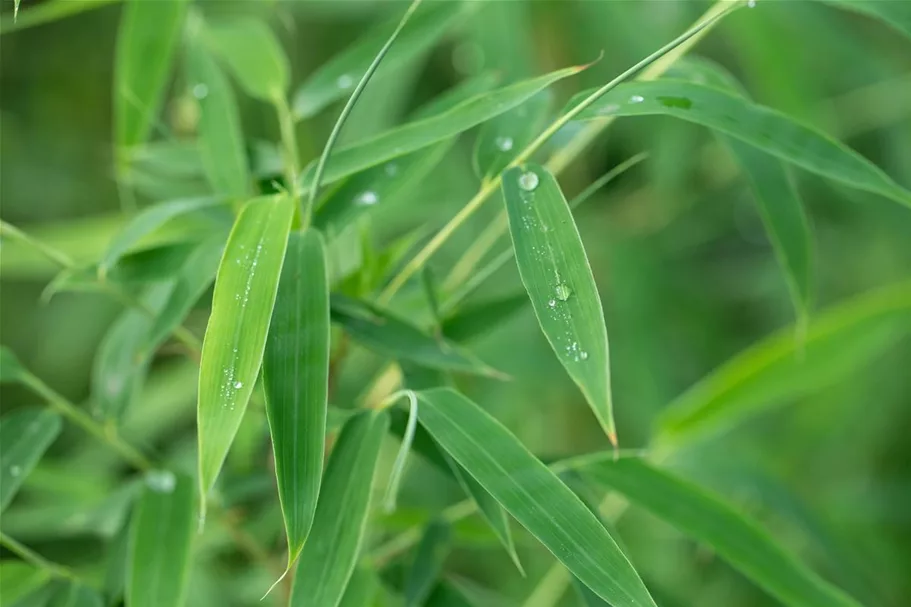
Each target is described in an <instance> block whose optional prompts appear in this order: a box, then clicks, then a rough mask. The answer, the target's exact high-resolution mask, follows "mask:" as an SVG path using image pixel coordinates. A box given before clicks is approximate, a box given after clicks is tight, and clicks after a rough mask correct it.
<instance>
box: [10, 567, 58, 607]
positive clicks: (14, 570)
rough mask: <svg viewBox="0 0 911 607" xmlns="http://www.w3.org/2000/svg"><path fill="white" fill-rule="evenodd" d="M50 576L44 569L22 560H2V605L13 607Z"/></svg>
mask: <svg viewBox="0 0 911 607" xmlns="http://www.w3.org/2000/svg"><path fill="white" fill-rule="evenodd" d="M49 577H50V576H49V575H48V573H47V571H45V570H44V569H38V568H37V567H35V566H34V565H30V564H28V563H23V562H22V561H12V560H8V561H0V588H3V592H2V593H0V607H12V606H13V605H14V604H15V603H16V602H17V601H19V600H20V599H23V598H25V597H26V596H28V595H29V594H31V593H33V592H35V591H36V590H38V589H39V588H40V587H41V586H43V585H44V582H46V581H47V580H48V578H49Z"/></svg>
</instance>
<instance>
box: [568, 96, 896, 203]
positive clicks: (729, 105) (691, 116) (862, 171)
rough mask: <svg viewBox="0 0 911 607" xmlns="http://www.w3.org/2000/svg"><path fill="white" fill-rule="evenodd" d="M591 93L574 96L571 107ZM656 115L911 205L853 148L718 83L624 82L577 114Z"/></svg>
mask: <svg viewBox="0 0 911 607" xmlns="http://www.w3.org/2000/svg"><path fill="white" fill-rule="evenodd" d="M587 94H590V91H589V93H580V94H579V95H577V96H576V97H574V98H573V99H572V100H571V101H570V102H569V105H568V107H573V106H575V105H576V104H577V103H578V102H579V101H580V100H581V99H583V98H584V97H585V96H587ZM654 114H661V115H667V116H674V117H676V118H681V119H683V120H687V121H689V122H694V123H696V124H700V125H703V126H707V127H709V128H711V129H713V130H716V131H719V132H721V133H724V134H726V135H729V136H731V137H734V138H736V139H738V140H740V141H743V142H744V143H747V144H749V145H751V146H754V147H757V148H759V149H761V150H763V151H765V152H767V153H769V154H772V155H773V156H777V157H779V158H781V159H782V160H784V161H786V162H790V163H793V164H796V165H797V166H799V167H801V168H803V169H805V170H807V171H810V172H812V173H816V174H818V175H822V176H823V177H827V178H829V179H832V180H834V181H837V182H839V183H843V184H846V185H849V186H851V187H854V188H858V189H861V190H866V191H868V192H873V193H876V194H880V195H882V196H885V197H886V198H891V199H892V200H895V201H896V202H899V203H902V204H905V205H908V206H911V192H909V191H908V190H907V189H905V188H904V187H902V186H901V185H899V184H898V183H896V182H895V181H894V180H893V179H892V178H891V177H889V176H888V175H887V174H886V173H884V172H883V171H882V170H881V169H880V168H879V167H877V166H876V165H874V164H873V163H871V162H870V161H868V160H866V159H865V158H864V157H863V156H861V155H860V154H858V153H857V152H855V151H854V150H852V149H850V148H848V147H847V146H845V145H843V144H841V143H839V142H837V141H835V140H834V139H832V138H831V137H829V136H828V135H826V134H825V133H822V132H820V131H818V130H816V129H814V128H811V127H809V126H806V125H803V124H801V123H799V122H797V121H795V120H793V119H792V118H790V117H789V116H787V115H785V114H782V113H781V112H778V111H776V110H773V109H771V108H768V107H764V106H761V105H758V104H755V103H752V102H750V101H749V100H747V99H744V98H742V97H739V96H737V95H732V94H730V93H728V92H725V91H723V90H720V89H717V88H714V87H710V86H705V85H701V84H696V83H692V82H685V81H681V80H670V79H668V80H657V81H653V82H631V83H627V84H621V85H619V86H617V87H616V88H614V89H613V90H611V91H609V92H607V93H605V94H604V95H602V96H601V97H600V98H598V99H597V100H596V101H595V102H594V103H593V104H592V105H590V106H589V107H587V108H586V109H585V110H584V111H583V112H582V113H581V114H579V116H578V117H577V119H579V120H594V119H598V118H603V117H605V116H647V115H654Z"/></svg>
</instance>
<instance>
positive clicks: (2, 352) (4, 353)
mask: <svg viewBox="0 0 911 607" xmlns="http://www.w3.org/2000/svg"><path fill="white" fill-rule="evenodd" d="M25 373H26V370H25V367H23V366H22V363H20V362H19V359H18V358H16V355H15V354H14V353H13V351H12V350H10V349H9V348H7V347H6V346H0V383H3V384H8V383H13V382H17V381H21V380H22V377H23V376H24V375H25Z"/></svg>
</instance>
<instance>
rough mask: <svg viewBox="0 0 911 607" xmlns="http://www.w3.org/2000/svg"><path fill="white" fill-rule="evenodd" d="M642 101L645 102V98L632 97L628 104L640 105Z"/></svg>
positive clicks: (640, 96)
mask: <svg viewBox="0 0 911 607" xmlns="http://www.w3.org/2000/svg"><path fill="white" fill-rule="evenodd" d="M643 101H645V97H643V96H642V95H633V96H632V97H630V98H629V102H630V103H642V102H643Z"/></svg>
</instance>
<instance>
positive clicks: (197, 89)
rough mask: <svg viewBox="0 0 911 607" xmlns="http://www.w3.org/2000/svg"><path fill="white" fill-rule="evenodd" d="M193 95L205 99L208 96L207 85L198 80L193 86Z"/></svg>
mask: <svg viewBox="0 0 911 607" xmlns="http://www.w3.org/2000/svg"><path fill="white" fill-rule="evenodd" d="M193 96H194V97H196V98H197V99H205V98H206V97H208V96H209V87H207V86H206V85H205V84H203V83H202V82H200V83H199V84H197V85H195V86H194V87H193Z"/></svg>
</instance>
